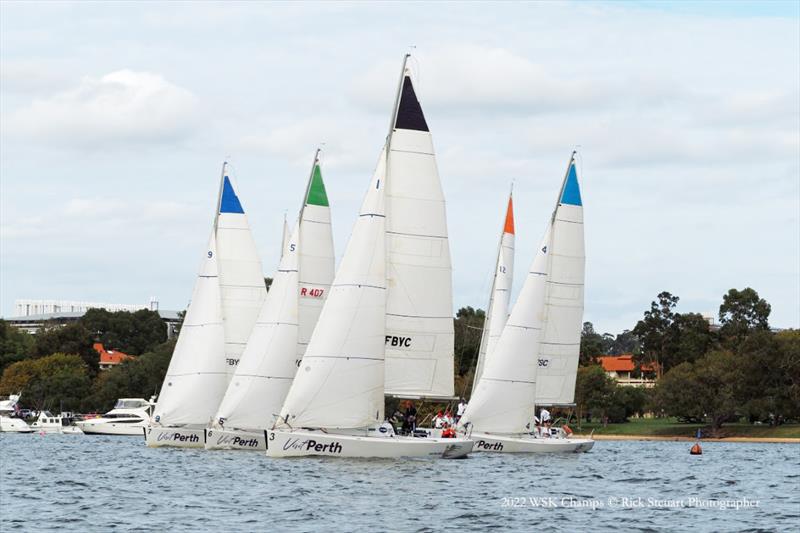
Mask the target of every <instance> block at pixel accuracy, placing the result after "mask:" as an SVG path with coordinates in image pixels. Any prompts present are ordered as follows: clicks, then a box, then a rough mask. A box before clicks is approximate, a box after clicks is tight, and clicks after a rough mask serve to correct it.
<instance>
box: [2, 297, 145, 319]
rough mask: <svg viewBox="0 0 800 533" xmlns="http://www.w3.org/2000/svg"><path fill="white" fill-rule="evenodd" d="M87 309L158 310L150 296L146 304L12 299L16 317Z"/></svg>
mask: <svg viewBox="0 0 800 533" xmlns="http://www.w3.org/2000/svg"><path fill="white" fill-rule="evenodd" d="M89 309H105V310H106V311H110V312H115V311H138V310H140V309H149V310H151V311H158V300H156V299H155V297H151V298H150V301H149V302H148V303H147V304H104V303H97V302H83V301H77V300H14V311H15V312H14V314H15V315H16V316H17V317H24V316H31V315H46V314H54V313H81V314H83V313H85V312H86V311H88V310H89Z"/></svg>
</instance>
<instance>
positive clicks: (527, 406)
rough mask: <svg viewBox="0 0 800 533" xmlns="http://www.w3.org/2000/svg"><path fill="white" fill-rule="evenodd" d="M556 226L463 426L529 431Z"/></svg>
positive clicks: (492, 430) (535, 261)
mask: <svg viewBox="0 0 800 533" xmlns="http://www.w3.org/2000/svg"><path fill="white" fill-rule="evenodd" d="M549 241H550V227H549V226H548V228H547V231H546V232H545V235H544V238H543V239H542V242H541V244H540V245H539V249H538V250H537V252H536V256H535V257H534V259H533V263H532V265H531V268H530V271H529V272H528V276H527V277H526V278H525V283H524V285H523V286H522V290H521V291H520V294H519V297H518V298H517V302H516V303H515V304H514V309H513V311H512V312H511V316H510V317H509V318H508V322H507V323H506V327H505V328H504V329H503V333H502V335H500V340H499V341H498V343H497V346H496V347H495V349H494V352H492V355H491V357H489V358H488V359H487V361H486V365H485V367H484V371H483V375H482V376H481V379H480V381H479V382H478V386H477V388H476V389H475V391H474V392H473V394H472V397H471V398H470V401H469V404H468V405H467V410H466V412H465V413H464V416H463V417H462V418H461V421H460V424H461V425H462V426H463V425H466V424H467V423H471V424H472V426H473V428H474V429H475V430H476V431H483V432H489V433H506V434H518V433H523V432H525V431H527V429H526V425H528V424H529V423H530V421H531V420H532V418H533V413H534V403H533V400H534V398H535V396H536V367H537V364H538V363H537V361H536V353H537V351H538V344H539V339H540V335H541V332H542V326H543V324H542V320H543V314H544V313H543V310H544V291H545V282H546V279H547V273H546V270H545V269H546V266H547V257H548V255H549V246H548V244H549Z"/></svg>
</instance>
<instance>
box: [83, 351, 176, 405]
mask: <svg viewBox="0 0 800 533" xmlns="http://www.w3.org/2000/svg"><path fill="white" fill-rule="evenodd" d="M174 349H175V341H174V340H169V341H167V342H165V343H162V344H160V345H159V346H157V347H156V348H155V349H154V350H153V351H150V352H147V353H144V354H142V355H141V356H139V357H137V358H136V359H129V360H126V361H124V362H123V363H121V364H119V365H117V366H115V367H114V368H111V369H110V370H108V371H105V372H101V373H100V374H99V375H98V376H97V379H96V380H95V382H94V384H93V386H92V393H91V395H90V396H89V397H87V398H86V399H85V401H84V402H83V408H84V409H87V410H96V411H106V410H108V409H110V408H111V407H113V405H114V403H115V402H116V401H117V399H119V398H145V399H147V398H149V397H150V396H151V395H153V394H156V393H158V391H159V388H160V387H161V384H162V383H163V381H164V376H165V375H166V374H167V368H168V367H169V361H170V359H171V357H172V352H173V351H174Z"/></svg>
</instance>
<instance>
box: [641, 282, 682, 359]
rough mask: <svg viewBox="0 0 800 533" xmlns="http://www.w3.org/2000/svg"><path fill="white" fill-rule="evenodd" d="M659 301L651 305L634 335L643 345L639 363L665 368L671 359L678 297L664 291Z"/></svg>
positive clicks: (659, 295) (659, 296)
mask: <svg viewBox="0 0 800 533" xmlns="http://www.w3.org/2000/svg"><path fill="white" fill-rule="evenodd" d="M657 298H658V301H654V302H652V303H651V304H650V310H649V311H645V313H644V318H643V319H642V320H640V321H639V322H637V324H636V327H634V328H633V334H634V335H636V337H637V338H638V339H639V340H640V341H641V343H642V354H641V357H639V358H637V359H639V362H645V363H653V364H655V365H657V366H656V368H659V369H661V368H664V363H665V359H668V358H669V351H668V350H669V344H670V341H671V334H672V325H673V323H674V321H675V312H674V311H673V309H674V308H675V306H676V305H678V300H679V299H680V298H678V297H677V296H673V295H672V294H670V293H668V292H666V291H664V292H661V293H659V294H658V297H657Z"/></svg>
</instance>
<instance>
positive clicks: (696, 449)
mask: <svg viewBox="0 0 800 533" xmlns="http://www.w3.org/2000/svg"><path fill="white" fill-rule="evenodd" d="M689 453H690V454H691V455H703V448H701V447H700V443H699V442H695V444H694V446H692V449H691V450H689Z"/></svg>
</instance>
